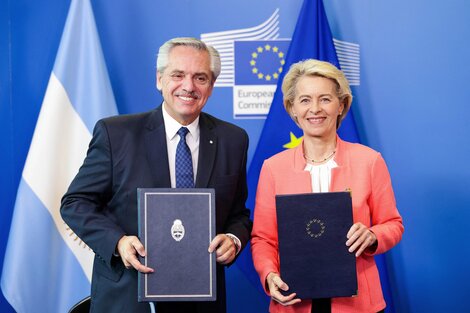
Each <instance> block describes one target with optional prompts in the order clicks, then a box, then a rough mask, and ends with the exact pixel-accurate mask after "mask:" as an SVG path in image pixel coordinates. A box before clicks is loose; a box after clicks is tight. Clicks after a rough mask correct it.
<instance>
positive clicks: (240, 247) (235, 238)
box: [225, 233, 242, 254]
mask: <svg viewBox="0 0 470 313" xmlns="http://www.w3.org/2000/svg"><path fill="white" fill-rule="evenodd" d="M225 235H226V236H227V237H229V238H230V239H232V240H233V243H234V244H235V247H236V250H237V251H236V253H235V254H238V252H240V250H241V249H242V242H241V241H240V239H238V237H237V236H235V235H234V234H231V233H227V234H225Z"/></svg>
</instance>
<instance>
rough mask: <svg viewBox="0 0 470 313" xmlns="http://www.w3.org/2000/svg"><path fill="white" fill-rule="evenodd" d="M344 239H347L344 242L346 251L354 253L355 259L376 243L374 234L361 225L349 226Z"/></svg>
mask: <svg viewBox="0 0 470 313" xmlns="http://www.w3.org/2000/svg"><path fill="white" fill-rule="evenodd" d="M346 237H347V238H348V240H347V241H346V246H348V247H349V249H348V251H349V252H354V251H356V257H358V256H360V255H361V254H362V252H364V250H365V249H367V248H368V247H370V246H372V245H374V244H376V243H377V237H376V236H375V234H374V233H373V232H371V231H370V230H369V228H367V226H365V225H364V224H362V223H356V224H354V225H353V226H351V228H350V229H349V231H348V234H347V235H346Z"/></svg>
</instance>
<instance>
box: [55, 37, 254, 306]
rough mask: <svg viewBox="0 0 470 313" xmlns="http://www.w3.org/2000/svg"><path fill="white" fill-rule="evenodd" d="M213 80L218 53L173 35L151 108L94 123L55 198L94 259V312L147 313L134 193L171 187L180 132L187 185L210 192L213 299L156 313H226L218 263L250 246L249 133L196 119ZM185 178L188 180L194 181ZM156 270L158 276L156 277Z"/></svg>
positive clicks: (162, 53)
mask: <svg viewBox="0 0 470 313" xmlns="http://www.w3.org/2000/svg"><path fill="white" fill-rule="evenodd" d="M219 74H220V57H219V54H218V53H217V51H216V50H215V49H214V48H212V47H210V46H207V45H205V44H204V43H203V42H201V41H199V40H197V39H194V38H175V39H172V40H170V41H168V42H166V43H165V44H164V45H163V46H162V47H161V48H160V50H159V53H158V59H157V89H159V90H160V91H161V92H162V94H163V99H164V101H163V104H162V105H161V106H160V107H158V108H157V109H155V110H153V111H150V112H146V113H141V114H133V115H122V116H116V117H111V118H106V119H103V120H100V121H98V123H97V124H96V126H95V130H94V132H93V138H92V140H91V142H90V146H89V149H88V153H87V156H86V158H85V161H84V163H83V165H82V167H81V168H80V171H79V172H78V174H77V176H76V177H75V178H74V180H73V181H72V183H71V185H70V187H69V189H68V191H67V193H66V194H65V195H64V197H63V199H62V206H61V214H62V217H63V219H64V220H65V222H66V223H67V224H68V225H69V226H70V228H71V229H72V230H73V231H74V232H75V233H76V234H77V235H78V236H79V237H80V238H81V239H82V240H83V241H85V243H87V244H88V246H90V247H91V248H92V249H93V251H94V252H95V260H94V265H93V279H92V286H91V298H92V301H91V311H92V312H133V313H134V312H148V311H149V305H148V304H147V303H139V302H137V271H140V272H142V273H151V272H153V271H154V269H152V268H149V267H146V266H144V265H143V264H141V263H140V262H139V260H138V255H140V256H142V257H145V253H146V252H145V247H144V246H143V245H142V243H141V242H140V241H139V239H138V238H137V236H136V234H137V232H138V229H137V195H136V192H137V191H136V189H137V188H138V187H142V188H150V187H155V188H157V187H165V188H168V187H178V180H179V176H178V173H176V170H175V162H176V160H175V158H176V157H175V153H176V150H177V145H178V143H179V140H180V139H181V138H180V137H182V136H181V135H179V132H178V131H179V129H180V128H182V127H185V128H187V130H186V132H188V134H187V135H186V142H187V146H188V147H189V150H190V151H191V155H190V157H191V158H192V160H191V161H192V162H191V163H192V166H193V173H194V187H196V188H206V187H210V188H215V192H216V232H217V235H216V237H215V238H214V239H213V240H212V242H211V243H210V245H209V247H208V251H209V253H215V254H216V260H217V262H218V265H217V301H215V302H166V303H158V304H156V307H157V311H158V312H159V313H160V312H201V313H202V312H225V311H226V304H225V303H226V301H225V276H224V267H223V265H229V264H231V263H233V262H234V261H235V258H236V256H237V254H238V253H239V252H240V251H241V250H242V249H243V248H244V246H245V245H246V243H247V242H248V240H249V236H250V232H251V226H252V223H251V221H250V218H249V210H248V209H246V207H245V200H246V197H247V186H246V157H247V149H248V136H247V134H246V132H245V131H244V130H242V129H241V128H239V127H237V126H235V125H232V124H229V123H227V122H224V121H221V120H219V119H216V118H215V117H213V116H211V115H209V114H206V113H202V112H201V110H202V109H203V107H204V105H205V104H206V101H207V99H208V98H209V96H210V95H211V92H212V89H213V86H214V82H215V80H216V78H217V76H218V75H219ZM191 178H192V177H191ZM158 270H159V269H155V271H158Z"/></svg>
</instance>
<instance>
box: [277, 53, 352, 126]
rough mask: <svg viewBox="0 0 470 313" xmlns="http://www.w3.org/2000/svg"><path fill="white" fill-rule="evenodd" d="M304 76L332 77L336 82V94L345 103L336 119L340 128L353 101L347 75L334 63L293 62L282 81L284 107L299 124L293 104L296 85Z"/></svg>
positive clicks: (312, 60) (311, 60) (313, 60)
mask: <svg viewBox="0 0 470 313" xmlns="http://www.w3.org/2000/svg"><path fill="white" fill-rule="evenodd" d="M303 76H319V77H324V78H328V79H331V80H332V81H333V82H334V83H335V85H336V96H337V97H338V99H339V101H340V103H343V104H344V109H343V111H342V113H341V115H339V116H338V120H337V121H336V129H338V128H339V126H340V125H341V122H342V121H343V119H344V118H345V117H346V114H347V113H348V111H349V109H350V108H351V102H352V94H351V88H349V82H348V80H347V79H346V76H344V73H343V72H342V71H341V70H339V69H338V68H337V67H336V66H334V65H333V64H331V63H328V62H323V61H318V60H315V59H309V60H305V61H301V62H298V63H294V64H292V65H291V67H290V68H289V71H288V72H287V74H286V76H285V77H284V80H283V81H282V93H283V95H284V98H283V100H284V108H285V109H286V111H287V113H289V115H290V117H291V118H292V119H293V120H294V122H295V123H296V124H297V125H298V122H297V118H296V117H295V116H294V115H293V113H292V106H293V105H294V99H295V87H296V85H297V82H298V81H299V79H300V78H301V77H303Z"/></svg>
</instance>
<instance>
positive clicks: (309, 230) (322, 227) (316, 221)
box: [305, 218, 326, 238]
mask: <svg viewBox="0 0 470 313" xmlns="http://www.w3.org/2000/svg"><path fill="white" fill-rule="evenodd" d="M313 224H316V225H317V226H319V227H320V230H319V231H318V232H316V233H314V232H313V231H312V225H313ZM325 228H326V227H325V223H323V221H322V220H319V219H316V218H314V219H312V220H310V221H309V222H308V223H307V227H306V228H305V231H306V232H307V234H308V235H309V236H310V237H312V238H318V237H320V236H321V235H323V233H324V232H325Z"/></svg>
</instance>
